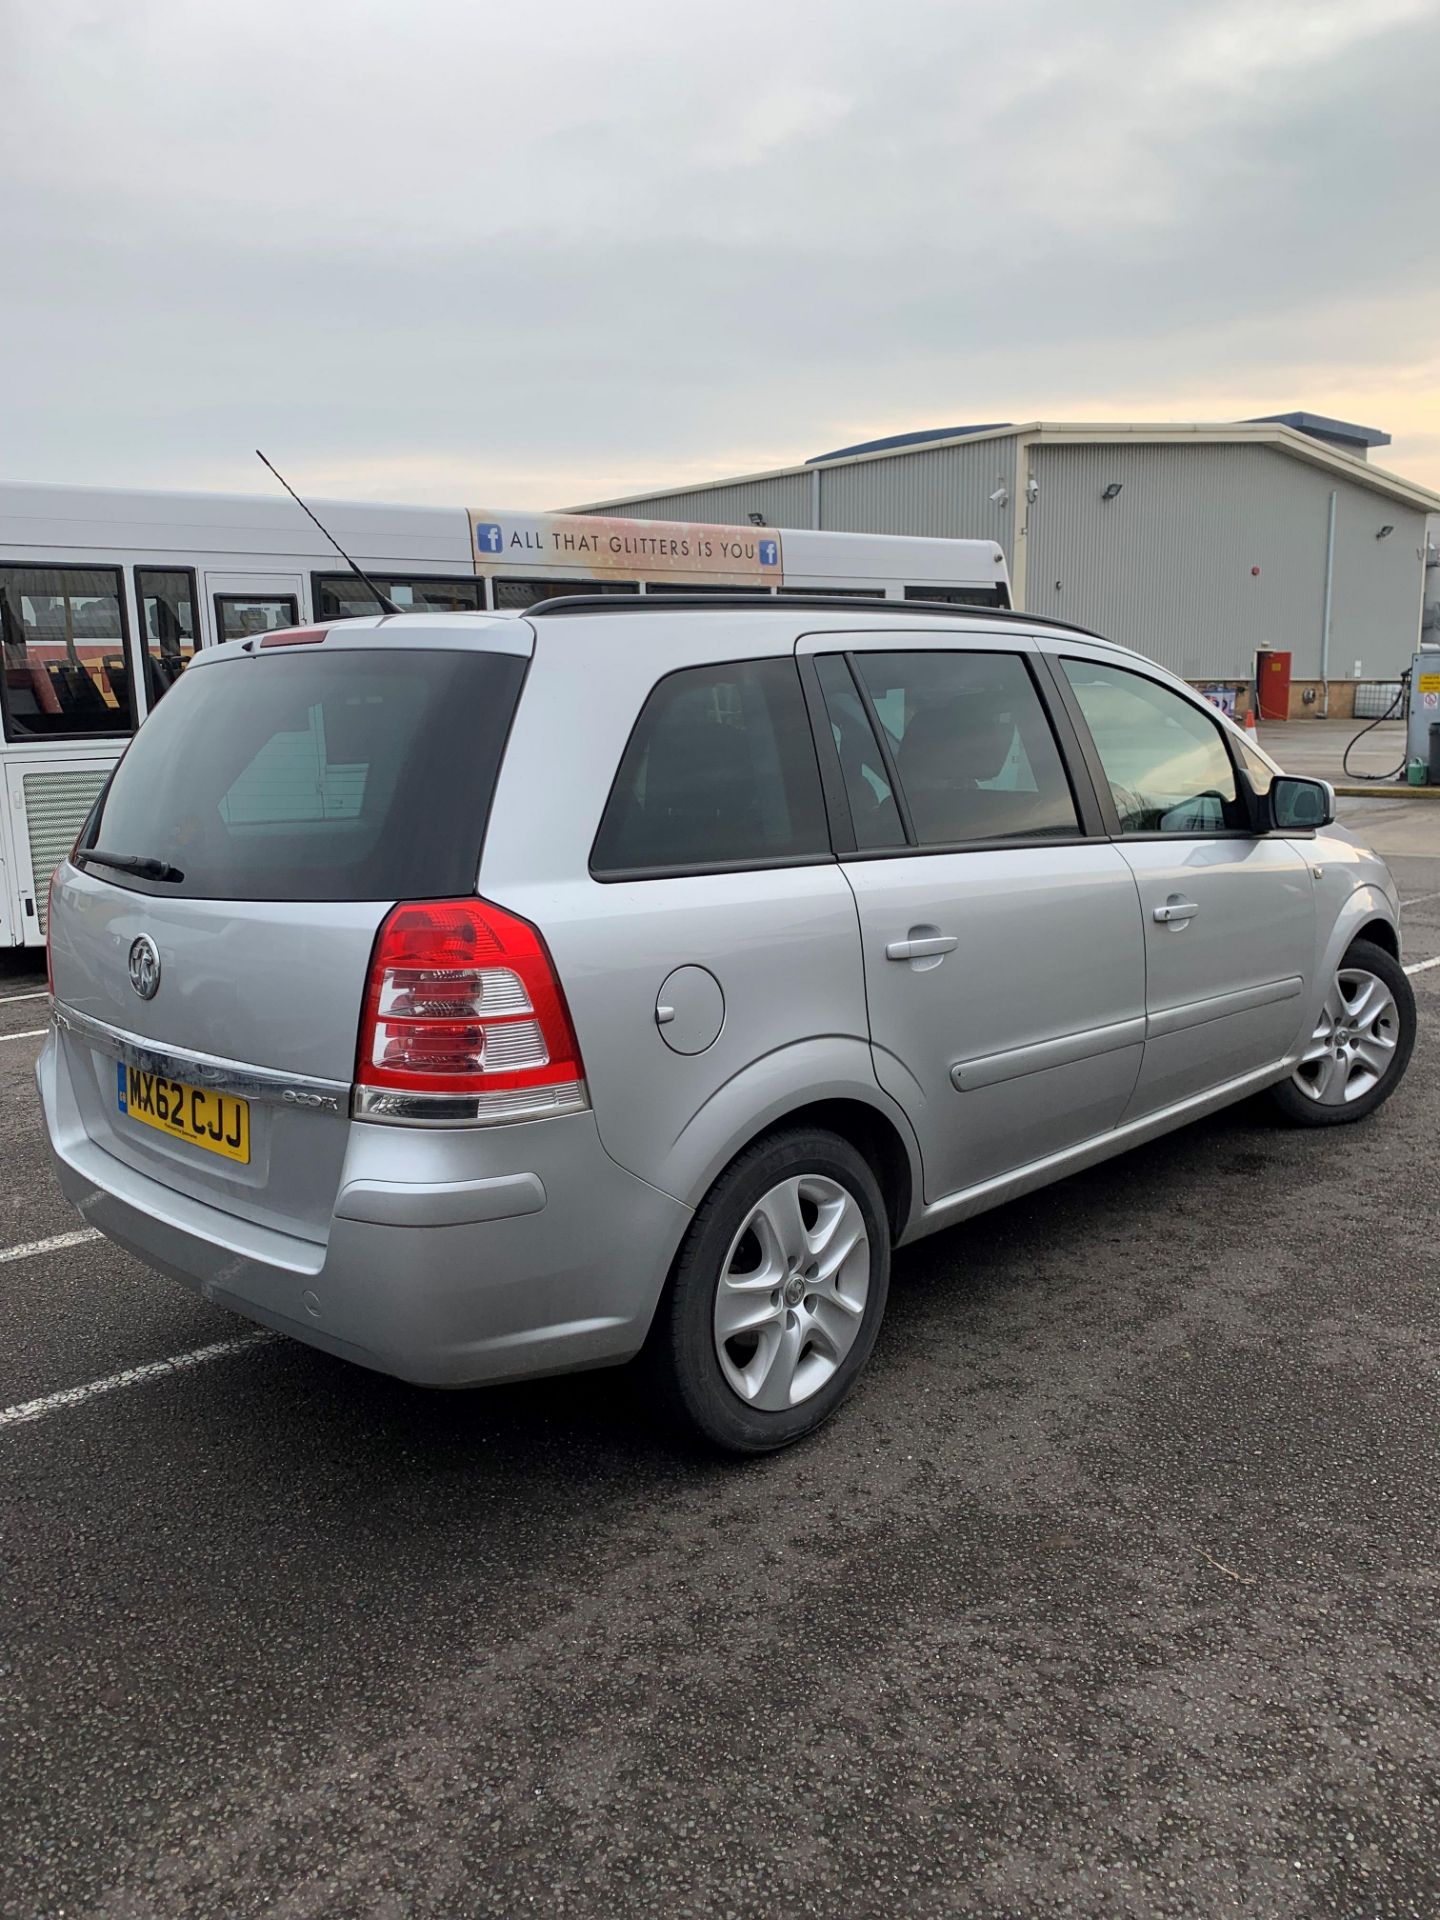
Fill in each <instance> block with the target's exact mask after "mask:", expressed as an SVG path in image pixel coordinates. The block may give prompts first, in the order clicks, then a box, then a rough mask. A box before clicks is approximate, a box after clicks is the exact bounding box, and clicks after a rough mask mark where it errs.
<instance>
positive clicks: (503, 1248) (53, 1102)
mask: <svg viewBox="0 0 1440 1920" xmlns="http://www.w3.org/2000/svg"><path fill="white" fill-rule="evenodd" d="M36 1078H37V1080H38V1083H39V1088H40V1098H41V1102H42V1105H43V1108H44V1112H45V1123H46V1130H47V1132H48V1134H49V1138H50V1147H51V1152H52V1154H53V1155H54V1159H55V1164H56V1170H57V1173H58V1175H59V1179H60V1185H61V1188H62V1189H63V1191H64V1193H65V1195H66V1197H67V1199H69V1200H70V1201H71V1203H72V1204H73V1205H74V1206H75V1207H76V1208H77V1209H78V1210H79V1212H80V1213H81V1215H82V1216H83V1217H84V1219H85V1220H86V1221H87V1222H88V1223H89V1224H90V1225H91V1226H93V1227H96V1228H98V1229H99V1231H100V1232H101V1233H103V1234H104V1235H105V1236H106V1237H107V1238H108V1239H111V1240H113V1241H115V1242H116V1244H117V1245H119V1246H122V1247H124V1248H125V1250H126V1251H127V1252H128V1253H132V1254H134V1255H135V1256H136V1258H137V1259H139V1260H142V1261H143V1262H144V1263H145V1264H146V1265H147V1266H150V1267H153V1268H155V1269H156V1270H157V1271H159V1272H161V1273H164V1274H168V1275H169V1276H170V1278H172V1279H174V1280H178V1281H180V1282H181V1284H182V1285H184V1286H187V1287H189V1288H191V1289H192V1290H193V1291H195V1292H196V1293H199V1294H201V1295H203V1296H204V1297H205V1298H206V1299H207V1300H212V1301H214V1302H215V1303H216V1304H217V1305H219V1306H224V1307H229V1308H231V1309H233V1310H234V1311H235V1312H237V1313H240V1314H244V1315H245V1316H246V1317H247V1318H249V1319H252V1320H256V1321H258V1322H260V1324H261V1325H263V1326H267V1327H272V1328H274V1329H275V1330H276V1331H278V1332H280V1333H285V1334H289V1335H291V1336H293V1337H294V1338H295V1339H297V1340H304V1341H306V1342H308V1343H309V1344H310V1345H311V1346H316V1347H321V1348H323V1349H324V1350H325V1351H326V1352H329V1353H334V1354H337V1355H339V1356H340V1357H341V1358H343V1359H347V1360H354V1361H356V1362H358V1363H359V1364H360V1365H362V1366H367V1367H373V1368H375V1369H377V1370H378V1371H380V1372H382V1373H389V1374H394V1375H396V1376H397V1377H398V1378H400V1379H402V1380H412V1381H415V1382H417V1383H419V1384H422V1385H427V1386H469V1385H474V1384H479V1383H480V1382H483V1381H490V1380H504V1379H514V1378H519V1377H521V1376H524V1375H527V1374H539V1373H560V1372H567V1371H570V1370H572V1369H575V1368H580V1367H595V1366H606V1365H612V1364H616V1363H618V1362H620V1361H623V1360H626V1359H628V1358H629V1357H630V1356H631V1355H632V1354H634V1353H635V1352H637V1351H638V1349H639V1347H640V1346H641V1344H642V1342H643V1341H644V1338H645V1335H646V1332H647V1331H648V1329H649V1326H650V1321H651V1319H652V1317H653V1315H654V1311H655V1306H656V1303H657V1301H658V1300H659V1298H660V1292H661V1289H662V1288H663V1286H664V1284H665V1276H666V1274H667V1272H668V1271H669V1267H670V1263H671V1260H672V1259H673V1257H674V1253H675V1249H676V1247H677V1246H678V1245H679V1242H680V1238H681V1235H682V1234H683V1233H684V1231H685V1228H686V1226H687V1224H688V1222H689V1219H690V1214H689V1211H688V1209H687V1208H685V1207H684V1206H682V1205H681V1204H680V1203H679V1202H678V1201H676V1200H674V1199H672V1198H671V1197H670V1196H669V1195H668V1194H664V1193H661V1192H660V1191H659V1189H658V1188H656V1187H652V1186H649V1185H647V1184H646V1183H645V1182H644V1181H643V1180H639V1179H637V1178H636V1177H635V1176H634V1175H633V1174H630V1173H627V1172H626V1171H625V1170H624V1169H623V1168H622V1167H619V1166H617V1165H616V1163H615V1162H614V1161H613V1160H611V1159H610V1157H609V1155H608V1154H607V1153H606V1152H605V1150H604V1148H603V1147H602V1146H601V1144H600V1138H599V1134H598V1133H597V1131H596V1128H595V1122H594V1117H593V1115H591V1114H589V1113H581V1114H572V1115H568V1116H565V1117H563V1118H556V1119H550V1120H541V1121H535V1122H532V1123H530V1124H528V1125H524V1126H515V1127H490V1128H475V1129H454V1130H451V1129H444V1130H434V1131H429V1130H426V1131H419V1130H415V1131H412V1130H408V1129H402V1128H392V1127H385V1126H373V1125H366V1124H363V1123H358V1122H357V1123H355V1124H354V1125H353V1126H352V1129H351V1144H350V1148H349V1150H348V1152H347V1155H346V1161H345V1172H344V1176H343V1179H342V1184H341V1188H340V1191H339V1193H338V1195H337V1197H336V1203H335V1209H334V1213H333V1215H332V1218H331V1221H330V1225H329V1231H328V1234H327V1237H326V1239H325V1240H324V1241H323V1242H321V1241H316V1240H310V1239H302V1238H299V1237H297V1236H293V1235H291V1234H287V1233H282V1232H277V1231H275V1230H274V1229H273V1228H269V1227H262V1226H259V1225H257V1224H255V1223H253V1222H251V1221H248V1220H245V1219H242V1218H239V1217H238V1216H236V1215H234V1214H230V1213H226V1212H224V1211H222V1210H221V1209H220V1208H218V1207H212V1206H207V1205H206V1204H204V1203H203V1202H201V1201H198V1200H195V1199H192V1198H190V1197H188V1196H187V1195H184V1194H180V1193H176V1192H175V1191H173V1190H172V1189H171V1188H169V1187H167V1186H165V1185H163V1184H162V1183H161V1182H159V1181H157V1180H154V1179H152V1178H150V1177H149V1176H148V1175H145V1174H143V1173H139V1172H137V1171H136V1170H135V1169H133V1168H131V1167H128V1166H126V1165H124V1164H123V1163H122V1162H121V1161H119V1160H117V1159H116V1158H115V1157H114V1155H113V1154H110V1153H107V1152H106V1151H105V1150H104V1148H103V1147H100V1146H97V1145H96V1143H95V1142H94V1141H93V1140H92V1139H91V1138H90V1137H89V1135H88V1134H87V1133H86V1131H85V1128H84V1126H83V1124H82V1122H81V1118H80V1113H79V1109H78V1105H77V1102H76V1100H75V1096H74V1092H73V1089H72V1088H71V1086H70V1084H69V1077H68V1069H67V1067H66V1063H65V1058H64V1054H63V1051H62V1049H61V1048H60V1047H59V1046H58V1045H57V1043H56V1039H55V1036H54V1035H53V1034H52V1036H51V1037H50V1039H49V1040H48V1041H47V1042H46V1044H45V1047H44V1049H43V1051H42V1053H41V1056H40V1061H39V1065H38V1067H37V1070H36ZM437 1172H441V1173H443V1174H445V1175H446V1176H447V1177H445V1178H437V1177H435V1174H436V1173H437ZM457 1176H463V1177H457Z"/></svg>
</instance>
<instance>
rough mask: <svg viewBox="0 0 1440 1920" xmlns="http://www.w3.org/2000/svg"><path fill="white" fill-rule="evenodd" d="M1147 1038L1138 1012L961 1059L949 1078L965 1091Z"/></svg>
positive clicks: (995, 1084)
mask: <svg viewBox="0 0 1440 1920" xmlns="http://www.w3.org/2000/svg"><path fill="white" fill-rule="evenodd" d="M1144 1038H1145V1021H1144V1018H1143V1016H1142V1015H1139V1014H1137V1015H1136V1016H1135V1018H1134V1019H1133V1020H1117V1021H1115V1023H1114V1024H1113V1025H1112V1026H1108V1027H1090V1028H1088V1029H1087V1030H1086V1031H1085V1032H1084V1033H1065V1034H1061V1035H1060V1037H1059V1039H1057V1040H1037V1041H1036V1042H1035V1043H1034V1044H1033V1045H1031V1046H1028V1047H1007V1048H1006V1050H1005V1052H1004V1053H987V1054H982V1055H981V1057H980V1058H979V1059H978V1060H962V1061H960V1062H959V1063H958V1065H956V1066H953V1067H952V1068H951V1069H950V1079H951V1081H952V1083H953V1084H954V1085H955V1086H956V1087H958V1088H959V1090H960V1091H961V1092H962V1093H973V1092H974V1091H975V1089H976V1088H978V1087H994V1086H998V1085H999V1083H1000V1082H1001V1081H1002V1080H1018V1079H1019V1078H1020V1076H1021V1075H1022V1074H1026V1073H1043V1072H1044V1071H1045V1069H1046V1068H1047V1067H1068V1066H1073V1065H1074V1063H1075V1062H1076V1061H1077V1060H1093V1059H1095V1058H1096V1056H1097V1055H1099V1054H1102V1053H1115V1052H1116V1051H1117V1050H1118V1049H1119V1048H1121V1047H1138V1046H1139V1044H1140V1042H1141V1041H1142V1040H1143V1039H1144Z"/></svg>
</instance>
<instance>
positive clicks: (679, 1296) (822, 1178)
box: [651, 1128, 890, 1454]
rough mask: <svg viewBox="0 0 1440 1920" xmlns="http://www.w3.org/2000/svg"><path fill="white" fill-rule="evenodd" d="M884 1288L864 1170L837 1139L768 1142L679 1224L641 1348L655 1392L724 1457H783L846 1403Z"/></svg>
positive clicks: (886, 1237) (880, 1236)
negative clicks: (663, 1290)
mask: <svg viewBox="0 0 1440 1920" xmlns="http://www.w3.org/2000/svg"><path fill="white" fill-rule="evenodd" d="M889 1281H890V1234H889V1228H888V1226H887V1224H886V1217H885V1207H884V1202H883V1200H882V1198H881V1194H880V1189H879V1186H878V1184H877V1183H876V1179H875V1175H874V1173H873V1172H872V1171H871V1168H870V1166H869V1164H868V1162H867V1161H866V1160H865V1159H864V1157H863V1156H862V1155H861V1154H860V1153H858V1152H857V1151H856V1149H855V1148H854V1147H852V1146H851V1145H850V1143H849V1142H848V1141H847V1140H843V1139H841V1138H840V1136H839V1135H838V1134H833V1133H828V1132H825V1131H822V1130H819V1129H812V1128H803V1129H802V1128H795V1129H793V1130H791V1131H788V1132H785V1133H777V1134H772V1135H770V1136H769V1137H768V1138H767V1139H764V1140H761V1141H758V1142H757V1143H756V1144H755V1145H754V1146H753V1147H750V1148H749V1149H747V1151H746V1152H744V1153H742V1154H741V1155H740V1156H739V1158H738V1159H736V1160H734V1161H732V1162H731V1164H730V1166H729V1167H727V1168H726V1170H725V1172H724V1173H722V1174H721V1176H720V1178H719V1179H718V1180H717V1181H716V1183H715V1185H714V1186H713V1187H712V1188H711V1190H710V1192H709V1194H708V1195H707V1196H706V1198H705V1200H704V1202H703V1204H702V1205H701V1207H700V1208H699V1211H698V1212H697V1213H696V1215H695V1219H694V1221H693V1222H692V1223H691V1227H690V1231H689V1233H688V1234H687V1236H686V1239H685V1244H684V1246H683V1247H682V1248H681V1250H680V1255H679V1258H678V1260H677V1262H676V1267H675V1273H674V1276H673V1278H672V1280H671V1284H670V1289H669V1292H668V1294H667V1296H666V1299H665V1302H664V1305H663V1307H662V1311H661V1316H660V1320H659V1322H658V1324H657V1326H656V1328H655V1333H654V1336H653V1338H652V1342H651V1359H652V1364H653V1366H654V1368H655V1371H656V1372H657V1373H658V1377H659V1385H660V1387H661V1391H662V1393H663V1395H664V1397H665V1398H666V1400H667V1401H668V1402H669V1404H670V1406H671V1409H672V1411H673V1412H675V1413H676V1414H678V1415H679V1416H680V1417H681V1418H682V1419H683V1421H684V1422H685V1424H686V1425H688V1426H689V1427H690V1428H692V1429H693V1430H695V1431H698V1432H699V1433H700V1434H702V1435H703V1436H704V1438H705V1439H707V1440H709V1441H710V1442H711V1443H712V1444H713V1445H715V1446H718V1447H721V1448H723V1449H724V1450H725V1451H726V1452H728V1453H738V1454H758V1453H771V1452H774V1451H775V1449H777V1448H779V1447H785V1446H788V1445H789V1444H790V1443H791V1441H793V1440H798V1439H799V1438H800V1437H801V1435H802V1434H806V1433H809V1432H810V1431H811V1430H812V1429H813V1428H815V1427H818V1426H819V1425H820V1423H821V1421H823V1420H826V1419H828V1418H829V1416H830V1415H831V1414H832V1413H833V1412H834V1411H835V1409H836V1407H838V1406H839V1404H840V1402H841V1401H842V1400H843V1399H844V1398H845V1396H846V1394H848V1393H849V1391H850V1388H851V1386H852V1385H853V1384H854V1381H855V1377H856V1375H857V1374H858V1373H859V1371H860V1369H861V1368H862V1367H863V1366H864V1364H865V1362H866V1360H867V1359H868V1358H869V1357H870V1350H871V1348H872V1347H873V1346H874V1344H875V1336H876V1333H877V1332H878V1331H879V1327H880V1320H881V1316H882V1315H883V1313H884V1311H885V1298H886V1293H887V1291H888V1288H889Z"/></svg>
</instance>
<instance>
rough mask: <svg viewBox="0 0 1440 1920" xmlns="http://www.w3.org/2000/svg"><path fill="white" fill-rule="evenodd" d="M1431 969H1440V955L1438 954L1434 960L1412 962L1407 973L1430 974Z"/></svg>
mask: <svg viewBox="0 0 1440 1920" xmlns="http://www.w3.org/2000/svg"><path fill="white" fill-rule="evenodd" d="M1431 967H1440V953H1437V954H1436V956H1435V958H1434V959H1433V960H1412V961H1411V962H1410V964H1409V966H1408V967H1406V969H1405V971H1406V973H1428V972H1429V971H1430V969H1431Z"/></svg>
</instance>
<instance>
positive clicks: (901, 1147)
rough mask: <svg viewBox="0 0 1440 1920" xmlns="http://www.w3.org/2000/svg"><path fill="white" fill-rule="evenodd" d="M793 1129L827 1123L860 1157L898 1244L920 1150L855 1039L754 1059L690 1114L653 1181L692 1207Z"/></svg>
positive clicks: (804, 1044)
mask: <svg viewBox="0 0 1440 1920" xmlns="http://www.w3.org/2000/svg"><path fill="white" fill-rule="evenodd" d="M796 1126H823V1127H826V1128H828V1129H829V1130H830V1131H831V1132H833V1133H837V1134H839V1135H840V1137H841V1138H842V1139H844V1140H848V1141H849V1142H850V1144H851V1145H852V1146H853V1147H855V1149H856V1151H857V1152H859V1153H861V1154H863V1155H864V1157H865V1159H866V1160H867V1162H868V1163H869V1164H870V1166H871V1168H872V1170H873V1171H874V1174H875V1177H876V1180H877V1181H878V1182H879V1185H880V1190H881V1193H882V1194H883V1195H884V1198H885V1207H886V1213H887V1216H888V1218H889V1222H890V1228H891V1234H892V1238H893V1239H894V1240H896V1241H897V1242H898V1241H899V1240H900V1239H901V1238H902V1237H903V1235H904V1233H905V1231H906V1228H907V1227H908V1225H909V1224H910V1219H911V1215H912V1213H913V1211H914V1209H915V1205H916V1199H917V1196H918V1195H919V1193H920V1192H921V1190H922V1189H921V1179H920V1151H919V1146H918V1144H917V1142H916V1140H915V1136H914V1134H913V1133H912V1132H911V1130H910V1126H909V1122H908V1121H907V1119H906V1118H905V1115H904V1113H903V1111H902V1110H901V1109H900V1108H899V1107H898V1106H896V1104H895V1103H894V1102H893V1101H892V1100H891V1099H890V1098H889V1096H888V1095H887V1094H886V1093H884V1092H883V1091H882V1089H881V1088H880V1087H879V1085H878V1084H877V1083H876V1081H875V1078H874V1069H873V1066H872V1063H871V1059H870V1049H869V1047H868V1046H867V1045H866V1044H865V1043H864V1042H863V1041H859V1040H851V1039H841V1038H836V1039H831V1040H807V1041H800V1042H797V1043H796V1044H795V1045H793V1046H789V1047H783V1048H780V1049H779V1050H778V1051H777V1052H775V1053H773V1054H770V1055H767V1056H766V1058H765V1059H763V1060H758V1061H755V1062H754V1063H753V1064H752V1065H751V1066H749V1067H747V1068H746V1069H745V1070H744V1071H743V1072H741V1073H739V1074H737V1075H736V1076H735V1078H734V1079H733V1080H730V1081H728V1082H727V1083H726V1085H725V1086H724V1087H722V1088H720V1089H719V1090H718V1092H717V1093H716V1094H714V1095H713V1096H712V1098H711V1099H710V1100H708V1101H707V1102H706V1103H705V1105H704V1106H703V1107H702V1108H701V1109H700V1111H699V1112H698V1113H697V1114H695V1115H694V1117H693V1118H692V1119H691V1121H690V1122H689V1124H688V1125H687V1126H686V1127H685V1129H684V1131H683V1132H682V1133H681V1135H680V1137H679V1138H678V1139H677V1140H676V1142H675V1145H674V1147H673V1148H672V1149H671V1152H670V1155H669V1156H668V1164H667V1167H666V1169H665V1173H664V1176H663V1177H662V1179H661V1180H660V1181H659V1182H658V1184H660V1185H662V1186H664V1187H665V1188H666V1189H667V1190H668V1191H669V1192H672V1193H673V1194H674V1195H675V1196H676V1198H677V1199H681V1200H683V1201H684V1202H685V1204H686V1205H687V1206H690V1207H698V1206H699V1205H700V1203H701V1202H702V1201H703V1200H704V1198H705V1195H706V1194H707V1193H708V1192H709V1191H710V1189H711V1187H713V1186H714V1184H715V1182H716V1180H718V1179H719V1177H720V1175H721V1174H722V1173H723V1172H724V1170H725V1169H726V1167H728V1166H729V1165H730V1163H731V1161H733V1160H734V1159H735V1158H736V1157H737V1156H738V1155H739V1154H742V1153H744V1152H745V1151H746V1150H747V1149H748V1148H750V1147H752V1146H753V1145H754V1144H755V1142H756V1141H757V1140H760V1139H763V1138H764V1137H765V1136H766V1135H767V1134H772V1133H776V1132H779V1131H781V1130H782V1129H786V1128H790V1127H796Z"/></svg>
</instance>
